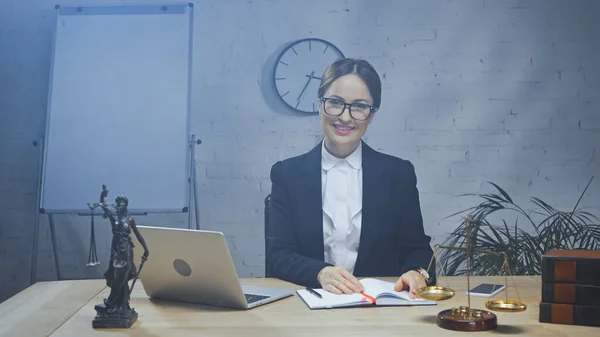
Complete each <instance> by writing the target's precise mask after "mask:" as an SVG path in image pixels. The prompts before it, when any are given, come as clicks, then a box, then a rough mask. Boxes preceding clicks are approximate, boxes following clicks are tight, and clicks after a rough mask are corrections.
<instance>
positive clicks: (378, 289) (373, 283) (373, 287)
mask: <svg viewBox="0 0 600 337" xmlns="http://www.w3.org/2000/svg"><path fill="white" fill-rule="evenodd" d="M360 283H362V284H363V286H364V287H365V293H367V294H369V295H371V296H374V297H377V296H379V295H382V294H388V295H392V296H397V297H399V298H402V299H405V300H408V301H424V300H423V299H420V298H415V299H412V298H410V294H409V293H408V291H406V290H402V291H395V290H394V286H395V285H396V284H395V283H392V282H386V281H382V280H377V279H372V278H366V279H362V280H361V281H360Z"/></svg>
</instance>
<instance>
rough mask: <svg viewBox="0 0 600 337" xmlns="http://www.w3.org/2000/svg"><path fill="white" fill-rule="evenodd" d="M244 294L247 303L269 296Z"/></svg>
mask: <svg viewBox="0 0 600 337" xmlns="http://www.w3.org/2000/svg"><path fill="white" fill-rule="evenodd" d="M244 296H245V297H246V301H247V302H248V303H253V302H257V301H260V300H264V299H265V298H269V296H264V295H254V294H244Z"/></svg>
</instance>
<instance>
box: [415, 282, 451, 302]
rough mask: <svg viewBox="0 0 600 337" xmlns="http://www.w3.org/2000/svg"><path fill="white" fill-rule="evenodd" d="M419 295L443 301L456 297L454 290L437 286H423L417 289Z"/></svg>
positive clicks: (430, 299)
mask: <svg viewBox="0 0 600 337" xmlns="http://www.w3.org/2000/svg"><path fill="white" fill-rule="evenodd" d="M417 296H418V297H419V298H422V299H425V300H429V301H443V300H447V299H449V298H452V297H454V290H452V289H450V288H446V287H437V286H430V287H423V288H420V289H419V290H417Z"/></svg>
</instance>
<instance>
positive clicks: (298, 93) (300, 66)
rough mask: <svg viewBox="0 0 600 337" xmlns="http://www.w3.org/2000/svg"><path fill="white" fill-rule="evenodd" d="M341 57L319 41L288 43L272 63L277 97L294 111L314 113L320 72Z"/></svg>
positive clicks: (339, 53) (304, 40) (330, 47)
mask: <svg viewBox="0 0 600 337" xmlns="http://www.w3.org/2000/svg"><path fill="white" fill-rule="evenodd" d="M343 57H344V55H343V54H342V52H341V51H340V50H339V49H338V48H337V47H336V46H334V45H333V44H332V43H330V42H327V41H325V40H322V39H317V38H307V39H302V40H298V41H295V42H293V43H291V44H290V45H289V46H287V47H286V48H285V49H284V50H283V51H282V52H281V54H280V55H279V57H278V58H277V60H276V63H275V71H274V72H273V81H274V84H275V88H276V91H277V96H279V97H280V98H281V99H282V100H283V102H284V103H285V104H287V105H288V106H289V107H290V108H292V109H293V110H295V111H297V112H301V113H315V112H318V111H319V106H318V102H317V91H318V89H319V84H320V83H321V76H322V74H323V71H324V70H325V68H327V66H328V65H329V64H331V63H333V62H334V61H335V60H337V59H339V58H343Z"/></svg>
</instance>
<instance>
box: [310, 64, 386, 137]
mask: <svg viewBox="0 0 600 337" xmlns="http://www.w3.org/2000/svg"><path fill="white" fill-rule="evenodd" d="M324 97H325V98H328V99H335V100H330V101H329V102H332V101H333V102H334V104H336V105H337V106H340V104H339V103H340V102H343V103H348V104H351V103H362V104H368V105H373V98H372V97H371V94H370V92H369V88H368V87H367V85H366V84H365V82H363V80H362V79H361V78H360V77H358V76H356V75H353V74H351V75H346V76H342V77H340V78H338V79H337V80H336V81H334V82H333V83H332V84H331V86H330V87H329V89H328V90H327V92H325V95H324ZM325 104H326V103H324V102H322V101H321V102H320V103H319V114H320V115H321V124H322V125H321V126H322V127H323V131H324V132H325V136H326V138H327V144H328V145H330V146H335V147H344V148H345V147H351V146H358V143H359V142H360V139H361V137H362V136H363V135H364V134H365V132H366V131H367V126H368V125H369V124H370V123H371V120H372V119H373V116H374V114H375V113H374V112H373V113H371V115H370V116H369V118H368V119H367V120H356V119H354V118H352V117H351V116H350V112H349V111H348V107H347V106H346V108H345V109H344V112H343V113H342V114H341V115H339V116H330V115H328V114H327V113H325V106H324V105H325ZM328 106H331V103H330V104H328ZM331 110H333V109H331V108H330V109H327V111H328V112H331ZM338 111H339V110H338ZM352 113H353V115H354V116H356V117H358V116H359V112H358V110H357V111H354V110H353V111H352Z"/></svg>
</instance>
